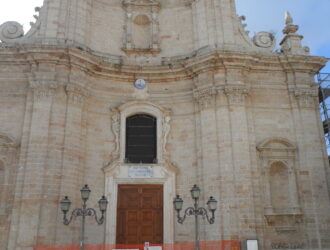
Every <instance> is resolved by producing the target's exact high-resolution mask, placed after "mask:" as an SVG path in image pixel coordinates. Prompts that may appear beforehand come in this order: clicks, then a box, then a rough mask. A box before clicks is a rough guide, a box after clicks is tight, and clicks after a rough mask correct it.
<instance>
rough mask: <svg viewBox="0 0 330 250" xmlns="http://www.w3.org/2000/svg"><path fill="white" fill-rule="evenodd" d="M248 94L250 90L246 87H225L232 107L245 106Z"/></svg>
mask: <svg viewBox="0 0 330 250" xmlns="http://www.w3.org/2000/svg"><path fill="white" fill-rule="evenodd" d="M248 93H249V89H248V88H247V87H246V86H244V85H228V86H226V87H225V94H226V95H227V98H228V101H229V104H230V105H243V104H244V102H245V97H246V96H247V95H248Z"/></svg>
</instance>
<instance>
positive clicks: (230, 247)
mask: <svg viewBox="0 0 330 250" xmlns="http://www.w3.org/2000/svg"><path fill="white" fill-rule="evenodd" d="M150 246H161V247H162V250H195V243H194V242H180V243H175V244H150ZM143 247H144V245H122V244H116V245H86V246H85V250H113V249H140V250H143ZM200 249H201V250H240V249H241V244H240V242H239V241H234V240H227V241H226V240H225V241H204V242H200ZM34 250H79V246H78V245H65V246H36V247H34Z"/></svg>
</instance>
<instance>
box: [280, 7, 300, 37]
mask: <svg viewBox="0 0 330 250" xmlns="http://www.w3.org/2000/svg"><path fill="white" fill-rule="evenodd" d="M298 29H299V26H298V25H294V24H293V18H292V16H291V14H290V12H289V11H286V12H285V28H284V30H283V33H284V34H295V33H296V32H297V31H298Z"/></svg>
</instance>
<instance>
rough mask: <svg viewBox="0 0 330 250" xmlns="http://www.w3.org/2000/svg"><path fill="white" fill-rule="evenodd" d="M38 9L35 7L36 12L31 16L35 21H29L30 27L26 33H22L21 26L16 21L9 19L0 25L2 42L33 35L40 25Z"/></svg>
mask: <svg viewBox="0 0 330 250" xmlns="http://www.w3.org/2000/svg"><path fill="white" fill-rule="evenodd" d="M40 10H41V8H40V7H36V8H35V11H36V12H37V13H38V14H37V15H34V16H33V17H34V18H35V22H30V25H31V29H30V31H29V32H28V33H27V34H24V30H23V26H22V25H21V24H20V23H18V22H14V21H9V22H5V23H3V24H2V25H0V40H1V41H2V42H4V43H13V42H20V41H22V40H24V39H25V38H29V37H31V36H32V35H34V34H35V33H36V32H37V30H38V29H39V28H40V25H41V23H40V21H39V12H40Z"/></svg>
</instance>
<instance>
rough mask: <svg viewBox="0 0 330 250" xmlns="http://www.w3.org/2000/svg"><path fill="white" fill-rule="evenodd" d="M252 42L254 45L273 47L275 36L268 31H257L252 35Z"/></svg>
mask: <svg viewBox="0 0 330 250" xmlns="http://www.w3.org/2000/svg"><path fill="white" fill-rule="evenodd" d="M253 42H254V44H255V45H256V46H258V47H261V48H271V49H274V48H275V37H274V36H273V34H271V33H268V32H264V31H262V32H259V33H257V34H256V35H255V36H254V37H253Z"/></svg>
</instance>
